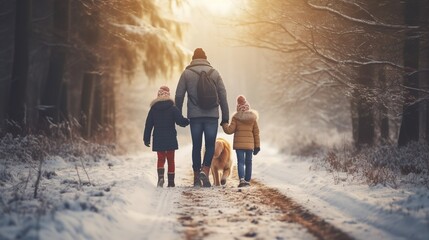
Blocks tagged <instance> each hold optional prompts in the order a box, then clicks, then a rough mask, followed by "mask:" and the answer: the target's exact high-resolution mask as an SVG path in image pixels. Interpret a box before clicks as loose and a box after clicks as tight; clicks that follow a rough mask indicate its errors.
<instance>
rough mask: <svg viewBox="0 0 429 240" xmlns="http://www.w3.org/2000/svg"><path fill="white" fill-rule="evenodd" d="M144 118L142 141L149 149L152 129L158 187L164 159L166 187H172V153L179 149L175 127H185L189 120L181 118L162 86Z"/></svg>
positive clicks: (162, 173)
mask: <svg viewBox="0 0 429 240" xmlns="http://www.w3.org/2000/svg"><path fill="white" fill-rule="evenodd" d="M150 106H151V108H150V110H149V113H148V115H147V118H146V124H145V129H144V136H143V141H144V144H145V145H146V146H147V147H150V136H151V133H152V129H153V144H152V151H154V152H157V155H158V164H157V170H158V184H157V186H158V187H163V185H164V165H165V159H167V162H168V187H174V186H175V184H174V170H175V166H174V151H175V150H176V149H178V148H179V146H178V143H177V132H176V125H175V124H177V125H179V126H181V127H186V126H187V125H189V119H187V118H185V117H183V116H182V114H181V113H180V111H179V109H178V108H177V107H176V106H175V105H174V101H173V100H172V99H171V98H170V89H169V88H168V87H167V86H162V87H161V88H160V89H159V90H158V97H157V98H156V99H154V100H153V101H152V102H151V104H150Z"/></svg>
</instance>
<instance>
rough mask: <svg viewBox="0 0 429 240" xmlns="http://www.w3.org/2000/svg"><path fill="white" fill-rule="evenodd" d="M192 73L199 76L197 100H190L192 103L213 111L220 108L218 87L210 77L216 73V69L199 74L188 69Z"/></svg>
mask: <svg viewBox="0 0 429 240" xmlns="http://www.w3.org/2000/svg"><path fill="white" fill-rule="evenodd" d="M188 69H189V70H191V71H192V72H194V73H196V74H198V76H199V79H198V83H197V99H198V101H197V102H196V103H195V100H193V99H192V97H191V98H190V99H191V101H192V102H193V103H194V104H195V105H198V106H199V107H200V108H202V109H212V108H215V107H217V106H219V96H218V94H217V87H216V84H215V82H214V81H213V80H212V79H211V78H210V75H211V74H212V73H213V72H214V69H213V68H212V69H210V70H209V71H208V72H206V71H201V72H197V71H195V70H194V69H191V68H188Z"/></svg>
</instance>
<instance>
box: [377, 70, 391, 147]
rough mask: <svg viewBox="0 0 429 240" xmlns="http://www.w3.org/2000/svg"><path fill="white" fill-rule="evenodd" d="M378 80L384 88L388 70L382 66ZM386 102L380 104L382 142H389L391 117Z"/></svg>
mask: <svg viewBox="0 0 429 240" xmlns="http://www.w3.org/2000/svg"><path fill="white" fill-rule="evenodd" d="M378 82H379V84H380V88H381V89H384V88H385V87H386V72H385V69H384V68H381V69H380V70H379V72H378ZM385 104H387V102H384V101H382V102H381V103H380V104H379V113H380V139H381V142H382V143H387V142H389V117H388V109H387V107H386V105H385Z"/></svg>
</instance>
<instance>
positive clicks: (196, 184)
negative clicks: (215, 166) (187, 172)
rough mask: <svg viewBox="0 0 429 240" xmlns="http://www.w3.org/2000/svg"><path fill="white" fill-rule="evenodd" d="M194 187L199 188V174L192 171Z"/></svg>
mask: <svg viewBox="0 0 429 240" xmlns="http://www.w3.org/2000/svg"><path fill="white" fill-rule="evenodd" d="M194 187H201V180H200V172H195V171H194Z"/></svg>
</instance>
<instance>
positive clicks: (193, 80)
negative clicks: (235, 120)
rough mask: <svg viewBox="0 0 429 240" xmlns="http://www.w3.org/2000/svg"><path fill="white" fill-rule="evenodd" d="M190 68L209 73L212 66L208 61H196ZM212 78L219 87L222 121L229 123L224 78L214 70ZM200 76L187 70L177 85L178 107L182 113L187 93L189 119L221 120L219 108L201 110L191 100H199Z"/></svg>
mask: <svg viewBox="0 0 429 240" xmlns="http://www.w3.org/2000/svg"><path fill="white" fill-rule="evenodd" d="M188 67H191V68H192V69H194V70H195V71H197V72H201V71H206V72H208V71H209V70H210V69H211V68H212V66H211V65H210V63H209V62H208V61H207V60H206V59H194V60H192V62H191V63H190V64H189V66H188ZM210 78H211V79H213V80H214V81H215V84H216V87H217V93H218V96H219V106H220V109H221V111H222V121H228V119H229V109H228V102H227V97H226V89H225V85H224V84H223V81H222V78H221V76H220V74H219V72H218V71H217V70H214V71H213V73H212V74H211V75H210ZM198 80H199V76H198V75H197V74H196V73H194V72H192V71H191V70H189V69H185V70H184V71H183V73H182V75H181V76H180V80H179V83H178V84H177V89H176V98H175V102H176V106H177V108H178V109H179V110H180V112H182V107H183V101H184V99H185V93H187V94H188V98H187V101H188V103H187V106H188V114H187V117H188V118H197V117H213V118H219V108H218V107H215V108H212V109H201V108H200V107H199V106H198V105H196V103H194V101H192V100H190V98H191V99H197V83H198Z"/></svg>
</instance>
